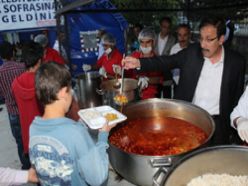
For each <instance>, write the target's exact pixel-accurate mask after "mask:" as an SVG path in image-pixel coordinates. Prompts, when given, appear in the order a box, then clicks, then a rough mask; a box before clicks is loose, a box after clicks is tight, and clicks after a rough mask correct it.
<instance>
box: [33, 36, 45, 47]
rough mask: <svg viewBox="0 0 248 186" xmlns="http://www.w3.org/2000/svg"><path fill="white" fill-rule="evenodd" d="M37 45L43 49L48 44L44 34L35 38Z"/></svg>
mask: <svg viewBox="0 0 248 186" xmlns="http://www.w3.org/2000/svg"><path fill="white" fill-rule="evenodd" d="M34 42H35V43H39V44H40V45H41V46H42V47H46V46H47V44H48V39H47V37H46V36H45V35H44V34H39V35H37V36H36V37H35V38H34Z"/></svg>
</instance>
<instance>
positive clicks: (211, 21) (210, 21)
mask: <svg viewBox="0 0 248 186" xmlns="http://www.w3.org/2000/svg"><path fill="white" fill-rule="evenodd" d="M209 25H212V26H214V27H215V28H216V29H217V36H218V38H220V37H221V36H222V35H225V33H226V24H225V21H224V19H221V18H218V17H206V18H204V19H203V20H202V21H201V23H200V26H199V30H201V29H202V28H203V27H205V26H209Z"/></svg>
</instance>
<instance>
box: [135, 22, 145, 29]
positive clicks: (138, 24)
mask: <svg viewBox="0 0 248 186" xmlns="http://www.w3.org/2000/svg"><path fill="white" fill-rule="evenodd" d="M133 28H139V29H140V30H142V29H143V26H142V25H141V24H140V23H135V24H134V25H133Z"/></svg>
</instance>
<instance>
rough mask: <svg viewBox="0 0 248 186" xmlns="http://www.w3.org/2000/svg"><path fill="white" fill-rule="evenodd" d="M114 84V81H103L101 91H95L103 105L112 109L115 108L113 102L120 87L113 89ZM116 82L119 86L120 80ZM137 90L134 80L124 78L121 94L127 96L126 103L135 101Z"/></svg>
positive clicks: (136, 82)
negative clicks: (100, 97) (100, 96)
mask: <svg viewBox="0 0 248 186" xmlns="http://www.w3.org/2000/svg"><path fill="white" fill-rule="evenodd" d="M116 82H117V81H116V79H112V80H106V81H103V82H102V84H101V89H100V90H97V92H98V94H100V95H102V99H103V104H104V105H110V106H112V107H114V108H116V107H117V105H116V104H115V102H114V97H115V96H116V95H117V94H120V92H121V88H120V87H118V88H116V87H115V84H116ZM118 82H119V83H120V84H121V79H118ZM137 88H138V81H137V80H136V79H131V78H124V87H123V94H124V95H125V96H127V99H128V102H131V101H133V100H134V99H135V95H136V91H137Z"/></svg>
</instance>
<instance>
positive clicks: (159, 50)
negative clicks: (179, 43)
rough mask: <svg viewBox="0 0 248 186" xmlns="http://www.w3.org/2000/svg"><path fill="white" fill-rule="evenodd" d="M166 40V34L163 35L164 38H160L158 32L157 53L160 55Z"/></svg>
mask: <svg viewBox="0 0 248 186" xmlns="http://www.w3.org/2000/svg"><path fill="white" fill-rule="evenodd" d="M167 41H168V35H167V36H165V37H164V38H161V36H160V33H159V35H158V54H159V55H162V53H163V50H164V47H165V45H166V43H167Z"/></svg>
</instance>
